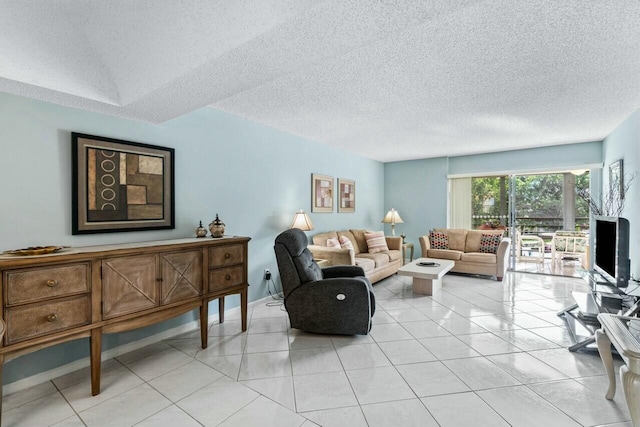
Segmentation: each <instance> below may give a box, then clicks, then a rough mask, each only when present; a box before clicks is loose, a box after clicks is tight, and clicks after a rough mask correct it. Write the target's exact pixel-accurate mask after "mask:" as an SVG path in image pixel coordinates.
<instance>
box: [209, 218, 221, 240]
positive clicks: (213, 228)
mask: <svg viewBox="0 0 640 427" xmlns="http://www.w3.org/2000/svg"><path fill="white" fill-rule="evenodd" d="M224 227H225V225H224V222H222V221H220V218H218V214H216V219H214V220H213V221H212V222H211V223H210V224H209V231H210V232H211V237H222V236H224Z"/></svg>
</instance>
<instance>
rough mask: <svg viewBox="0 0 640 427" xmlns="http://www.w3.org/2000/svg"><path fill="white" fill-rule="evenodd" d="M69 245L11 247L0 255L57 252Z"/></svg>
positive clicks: (29, 254)
mask: <svg viewBox="0 0 640 427" xmlns="http://www.w3.org/2000/svg"><path fill="white" fill-rule="evenodd" d="M70 247H71V246H29V247H28V248H24V249H12V250H9V251H4V252H2V255H18V256H32V255H47V254H52V253H55V252H59V251H61V250H63V249H67V248H70Z"/></svg>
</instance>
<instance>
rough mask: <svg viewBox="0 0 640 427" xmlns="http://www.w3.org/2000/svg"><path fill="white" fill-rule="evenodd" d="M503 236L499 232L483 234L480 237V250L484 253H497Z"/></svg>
mask: <svg viewBox="0 0 640 427" xmlns="http://www.w3.org/2000/svg"><path fill="white" fill-rule="evenodd" d="M501 240H502V236H500V235H498V234H483V235H482V238H481V239H480V252H482V253H484V254H497V253H498V246H500V241H501Z"/></svg>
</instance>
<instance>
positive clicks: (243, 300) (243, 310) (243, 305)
mask: <svg viewBox="0 0 640 427" xmlns="http://www.w3.org/2000/svg"><path fill="white" fill-rule="evenodd" d="M247 298H248V290H247V288H246V287H245V288H244V289H243V290H242V292H240V315H241V316H242V332H246V330H247Z"/></svg>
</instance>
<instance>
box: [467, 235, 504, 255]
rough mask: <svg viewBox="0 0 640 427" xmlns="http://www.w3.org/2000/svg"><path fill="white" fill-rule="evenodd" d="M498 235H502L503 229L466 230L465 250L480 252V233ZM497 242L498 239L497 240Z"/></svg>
mask: <svg viewBox="0 0 640 427" xmlns="http://www.w3.org/2000/svg"><path fill="white" fill-rule="evenodd" d="M483 234H485V235H499V236H500V238H502V236H503V235H504V230H468V231H467V242H466V245H465V250H464V251H465V252H481V251H480V247H481V245H480V243H481V240H482V235H483ZM498 242H499V240H498Z"/></svg>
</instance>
